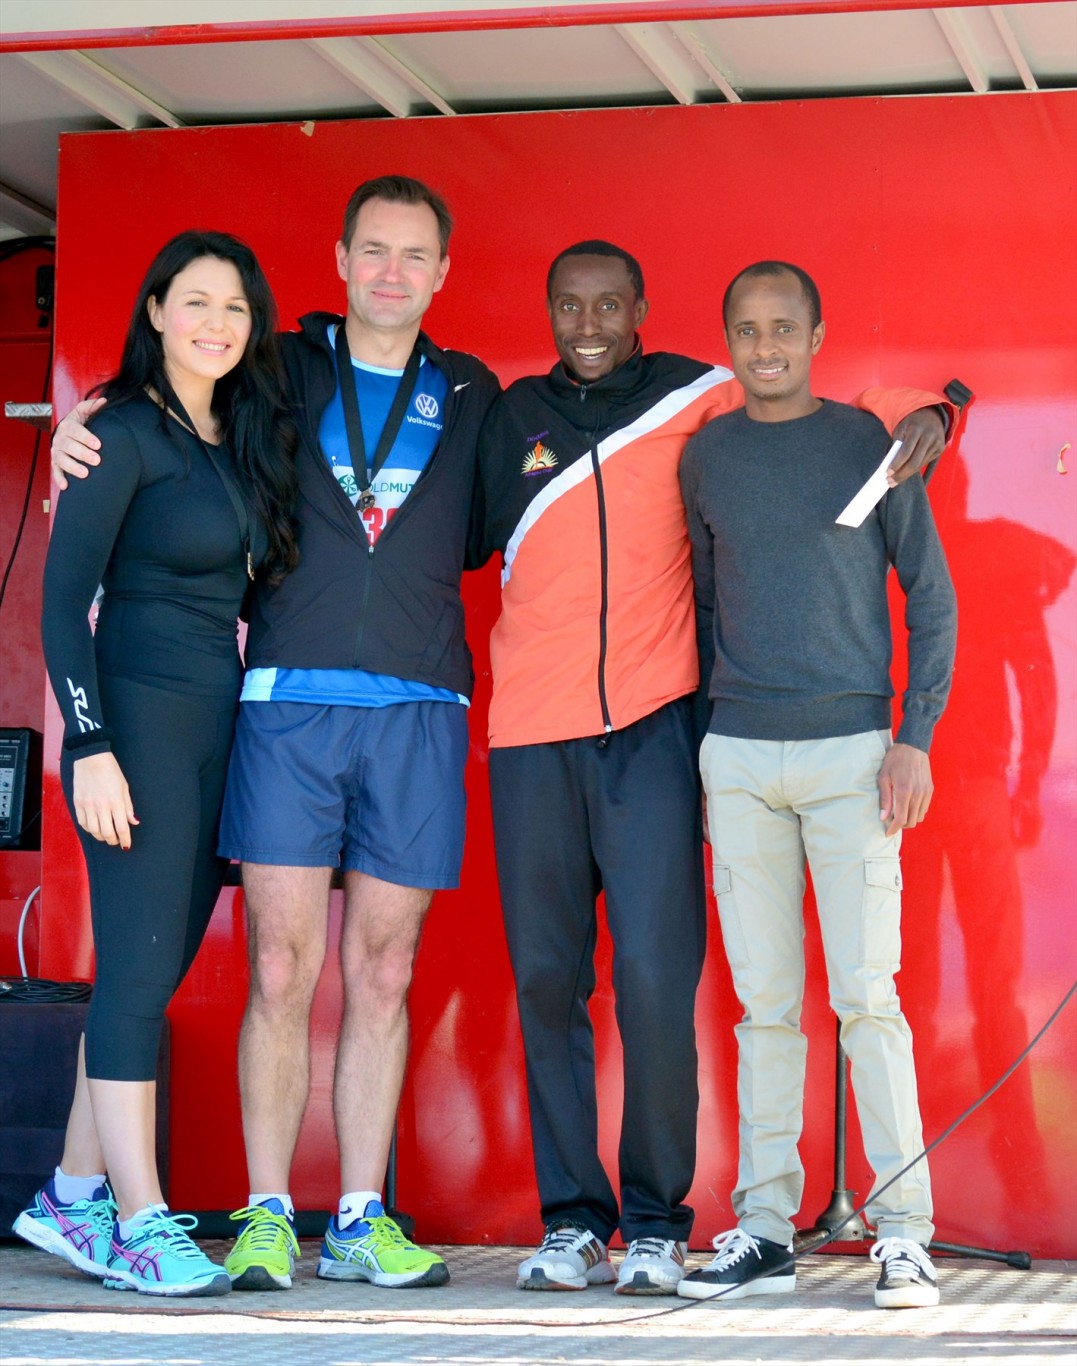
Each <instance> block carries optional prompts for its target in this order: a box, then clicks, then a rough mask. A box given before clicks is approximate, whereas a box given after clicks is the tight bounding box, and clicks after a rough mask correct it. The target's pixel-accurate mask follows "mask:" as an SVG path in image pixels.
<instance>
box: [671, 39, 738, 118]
mask: <svg viewBox="0 0 1077 1366" xmlns="http://www.w3.org/2000/svg"><path fill="white" fill-rule="evenodd" d="M668 28H669V31H670V32H671V33H672V34H673V36H674V38H676V39H677V41H678V42H679V43H680V44H681V46H682V47H683V48H684V50H685V51H686V52H687V53H688V55H689V57H691V59H692V60H693V61H694V62H695V63H696V64H697V65H698V66H699V67H701V68H702V69H703V71H704V73H705V74H706V76H707V78H708V80H711V81H713V82H714V84H715V85H716V86H717V87H718V89H719V90H720V91H721V92H722V94H723V95H724V96H725V97H726V99H727V100H728V101H729V103H730V104H740V103H741V98H740V96H739V95H738V94H737V92H736V91H735V90H734V89H733V87H732V86H731V85H730V83H729V79H728V77H727V76H726V74H725V72H724V71H722V70H720V68H719V67H718V66H717V65H716V64H715V60H714V59H715V58H716V57H717V56H718V54H717V53H716V52H715V51H714V48H713V47H710V46H708V45H707V44H706V43H705V42H704V41H703V39H702V38H701V37H700V36H699V34H698V33H697V32H696V31H695V29H694V28H693V27H692V25H691V24H669V25H668Z"/></svg>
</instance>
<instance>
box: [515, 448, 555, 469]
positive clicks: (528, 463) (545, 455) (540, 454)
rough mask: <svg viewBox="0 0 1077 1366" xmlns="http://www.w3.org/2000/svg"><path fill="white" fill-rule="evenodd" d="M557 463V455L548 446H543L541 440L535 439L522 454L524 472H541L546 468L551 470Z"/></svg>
mask: <svg viewBox="0 0 1077 1366" xmlns="http://www.w3.org/2000/svg"><path fill="white" fill-rule="evenodd" d="M556 465H557V456H556V455H554V453H553V451H551V450H550V448H549V446H544V445H543V444H542V442H541V441H536V442H535V444H534V445H533V446H532V447H531V449H530V450H529V451H528V452H527V454H526V455H525V456H524V463H523V473H524V474H542V473H543V472H544V471H546V470H552V469H553V468H554V467H555V466H556Z"/></svg>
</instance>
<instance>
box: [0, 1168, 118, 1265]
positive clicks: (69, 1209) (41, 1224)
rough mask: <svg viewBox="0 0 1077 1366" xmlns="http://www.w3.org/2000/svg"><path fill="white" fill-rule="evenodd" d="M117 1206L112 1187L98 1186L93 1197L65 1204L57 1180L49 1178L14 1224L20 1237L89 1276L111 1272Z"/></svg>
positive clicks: (15, 1230)
mask: <svg viewBox="0 0 1077 1366" xmlns="http://www.w3.org/2000/svg"><path fill="white" fill-rule="evenodd" d="M115 1222H116V1205H115V1202H114V1201H113V1199H112V1192H111V1191H110V1190H109V1188H108V1186H98V1188H97V1189H96V1190H95V1191H94V1193H93V1195H92V1196H91V1197H90V1199H89V1200H76V1201H75V1203H74V1204H72V1205H65V1204H63V1203H62V1202H61V1201H60V1200H59V1199H58V1198H57V1195H56V1183H55V1181H54V1180H50V1181H47V1182H46V1183H45V1185H44V1186H42V1188H41V1189H40V1190H39V1191H38V1193H37V1194H36V1195H35V1196H34V1198H33V1200H32V1201H31V1203H30V1204H29V1205H28V1206H27V1207H26V1209H24V1210H23V1212H22V1213H21V1214H20V1215H19V1217H18V1218H17V1219H16V1220H15V1222H14V1224H12V1229H13V1231H14V1232H15V1233H17V1234H18V1235H19V1237H20V1238H25V1239H26V1241H27V1242H28V1243H33V1245H34V1247H39V1248H41V1249H42V1251H44V1252H51V1253H53V1254H54V1255H55V1256H57V1257H63V1258H64V1259H65V1260H66V1261H69V1262H70V1263H71V1265H72V1266H74V1267H77V1268H78V1269H79V1271H83V1272H85V1273H86V1275H87V1276H101V1277H103V1276H106V1275H108V1257H109V1245H110V1243H111V1242H112V1228H113V1225H114V1224H115Z"/></svg>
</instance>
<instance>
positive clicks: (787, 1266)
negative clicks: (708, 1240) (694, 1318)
mask: <svg viewBox="0 0 1077 1366" xmlns="http://www.w3.org/2000/svg"><path fill="white" fill-rule="evenodd" d="M714 1250H715V1252H716V1253H717V1256H716V1257H715V1258H714V1260H713V1261H712V1262H711V1264H710V1265H709V1266H705V1267H703V1268H702V1269H701V1270H699V1271H692V1272H690V1273H689V1274H688V1275H687V1276H685V1277H684V1279H683V1280H682V1281H681V1283H680V1284H679V1285H678V1286H677V1294H678V1295H680V1296H682V1297H683V1298H684V1299H686V1300H710V1299H722V1300H741V1299H745V1298H746V1297H747V1296H748V1295H787V1294H789V1293H790V1292H791V1291H793V1290H795V1289H796V1285H797V1275H796V1267H795V1264H794V1262H793V1249H792V1248H791V1247H782V1245H781V1243H772V1242H771V1241H770V1239H769V1238H753V1237H752V1236H751V1234H750V1233H745V1231H744V1230H743V1229H742V1228H734V1229H730V1231H729V1232H728V1233H721V1234H719V1235H718V1237H717V1238H715V1240H714Z"/></svg>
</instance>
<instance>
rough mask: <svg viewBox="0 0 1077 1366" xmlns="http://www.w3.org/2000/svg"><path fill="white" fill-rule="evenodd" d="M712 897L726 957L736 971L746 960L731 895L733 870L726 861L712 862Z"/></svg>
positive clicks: (745, 951) (745, 952) (738, 918)
mask: <svg viewBox="0 0 1077 1366" xmlns="http://www.w3.org/2000/svg"><path fill="white" fill-rule="evenodd" d="M714 897H715V900H716V901H717V902H718V919H719V921H720V923H721V926H722V941H723V943H724V944H725V954H726V958H728V960H729V966H730V967H731V968H732V969H733V970H734V971H736V969H737V968H739V967H744V966H746V964H747V961H748V960H747V950H746V949H745V945H744V935H743V933H742V931H741V926H740V916H739V914H738V912H737V901H736V897H734V895H733V870H732V868H731V867H730V865H729V864H728V863H715V864H714Z"/></svg>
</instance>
